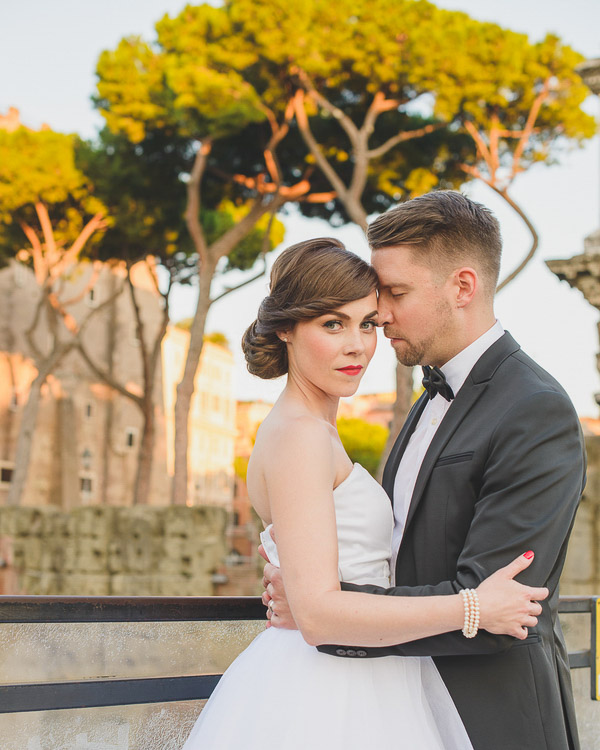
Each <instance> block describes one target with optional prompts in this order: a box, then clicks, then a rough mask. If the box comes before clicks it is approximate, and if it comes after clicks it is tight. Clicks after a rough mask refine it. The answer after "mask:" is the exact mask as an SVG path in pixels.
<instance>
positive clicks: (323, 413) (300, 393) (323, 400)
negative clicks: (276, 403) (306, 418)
mask: <svg viewBox="0 0 600 750" xmlns="http://www.w3.org/2000/svg"><path fill="white" fill-rule="evenodd" d="M279 399H280V401H281V402H282V403H285V404H288V405H290V406H292V407H293V408H297V409H298V410H300V411H302V412H305V413H306V414H310V415H311V416H313V417H317V418H318V419H323V420H324V421H326V422H329V424H331V425H333V426H334V427H335V425H336V420H337V412H338V407H339V403H340V399H339V396H332V395H331V394H330V393H325V392H324V391H322V390H320V389H319V388H317V387H316V386H315V385H314V384H313V383H309V382H301V381H300V380H299V379H298V378H294V377H292V376H291V375H290V376H288V381H287V383H286V386H285V388H284V390H283V393H282V394H281V396H280V397H279Z"/></svg>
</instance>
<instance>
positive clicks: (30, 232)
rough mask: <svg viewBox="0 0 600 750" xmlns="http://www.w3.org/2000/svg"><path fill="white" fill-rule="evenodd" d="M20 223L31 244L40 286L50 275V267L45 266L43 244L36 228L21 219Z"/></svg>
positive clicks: (34, 270)
mask: <svg viewBox="0 0 600 750" xmlns="http://www.w3.org/2000/svg"><path fill="white" fill-rule="evenodd" d="M19 225H20V227H21V229H22V230H23V233H24V234H25V236H26V237H27V239H28V240H29V244H30V245H31V257H32V259H33V273H34V275H35V280H36V281H37V283H38V284H39V285H40V286H43V285H44V284H45V282H46V279H47V277H48V269H47V268H45V267H44V265H45V264H44V253H43V251H42V244H41V242H40V240H39V237H38V236H37V234H36V233H35V231H34V229H33V228H32V227H30V226H29V224H26V223H25V222H24V221H19Z"/></svg>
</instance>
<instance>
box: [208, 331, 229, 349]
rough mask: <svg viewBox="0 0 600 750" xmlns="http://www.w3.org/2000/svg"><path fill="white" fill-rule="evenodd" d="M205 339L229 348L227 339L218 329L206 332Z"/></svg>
mask: <svg viewBox="0 0 600 750" xmlns="http://www.w3.org/2000/svg"><path fill="white" fill-rule="evenodd" d="M204 340H205V341H210V343H211V344H215V345H216V346H222V347H223V349H229V340H228V338H227V336H226V335H225V334H224V333H221V332H220V331H214V332H213V333H206V334H205V335H204Z"/></svg>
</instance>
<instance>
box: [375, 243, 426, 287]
mask: <svg viewBox="0 0 600 750" xmlns="http://www.w3.org/2000/svg"><path fill="white" fill-rule="evenodd" d="M371 264H372V266H373V268H374V269H375V272H376V273H377V276H378V277H379V283H380V287H382V288H386V287H399V286H403V285H404V286H408V285H411V286H412V285H414V284H415V283H419V282H420V281H426V280H428V279H429V278H430V276H431V272H432V269H431V267H430V266H429V265H428V264H426V263H423V262H418V260H416V259H415V257H414V255H413V252H412V248H410V247H409V246H406V245H403V246H401V247H389V248H381V249H377V250H373V252H372V254H371Z"/></svg>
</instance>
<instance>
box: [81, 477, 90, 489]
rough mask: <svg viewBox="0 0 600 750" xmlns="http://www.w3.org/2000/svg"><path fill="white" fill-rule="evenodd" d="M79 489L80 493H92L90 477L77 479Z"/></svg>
mask: <svg viewBox="0 0 600 750" xmlns="http://www.w3.org/2000/svg"><path fill="white" fill-rule="evenodd" d="M79 489H80V490H81V491H82V492H91V491H92V478H91V477H80V478H79Z"/></svg>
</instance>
